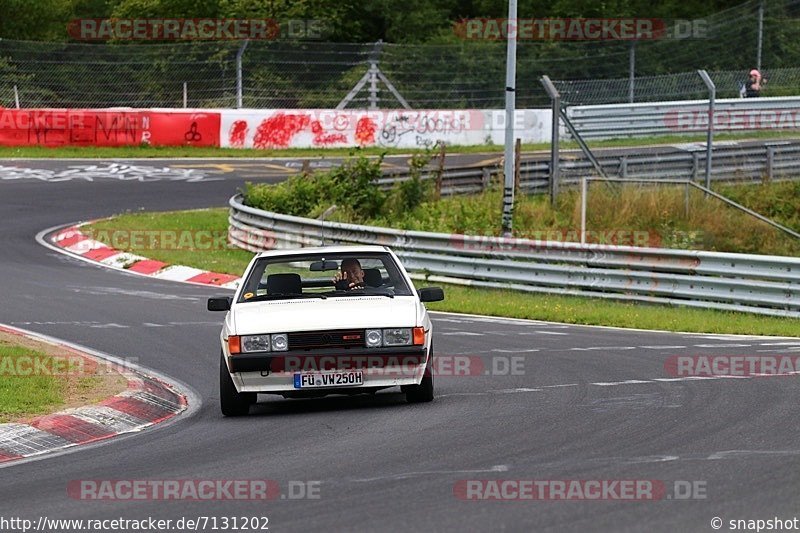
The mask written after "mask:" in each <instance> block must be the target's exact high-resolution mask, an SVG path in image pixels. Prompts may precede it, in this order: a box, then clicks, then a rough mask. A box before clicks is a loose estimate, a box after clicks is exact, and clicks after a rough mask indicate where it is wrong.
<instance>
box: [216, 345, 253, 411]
mask: <svg viewBox="0 0 800 533" xmlns="http://www.w3.org/2000/svg"><path fill="white" fill-rule="evenodd" d="M256 397H257V396H256V393H254V392H238V391H237V390H236V386H235V385H234V384H233V378H231V375H230V373H229V372H228V366H227V365H226V364H225V355H220V358H219V406H220V409H221V410H222V414H223V415H225V416H244V415H246V414H248V413H249V412H250V405H251V404H254V403H256Z"/></svg>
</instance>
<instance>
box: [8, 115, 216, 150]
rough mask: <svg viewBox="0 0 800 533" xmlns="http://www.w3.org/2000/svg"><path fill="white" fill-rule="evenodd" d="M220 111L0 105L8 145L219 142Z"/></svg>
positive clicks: (213, 143)
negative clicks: (23, 107) (48, 107)
mask: <svg viewBox="0 0 800 533" xmlns="http://www.w3.org/2000/svg"><path fill="white" fill-rule="evenodd" d="M219 132H220V114H219V112H213V111H204V110H198V111H180V110H174V109H164V110H159V109H0V145H4V146H64V145H77V146H130V145H139V144H142V143H146V144H152V145H157V146H181V145H193V146H219V144H220V143H219Z"/></svg>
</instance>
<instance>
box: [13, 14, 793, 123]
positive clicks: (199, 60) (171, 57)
mask: <svg viewBox="0 0 800 533" xmlns="http://www.w3.org/2000/svg"><path fill="white" fill-rule="evenodd" d="M520 16H524V14H520ZM688 22H689V23H690V26H691V27H700V28H701V29H702V31H701V32H693V33H691V34H690V35H672V36H671V37H670V38H664V39H654V40H640V41H621V40H608V41H542V40H521V41H520V42H519V44H518V50H517V106H518V107H544V106H547V105H548V104H549V99H548V98H547V96H546V94H545V93H544V91H543V89H542V87H541V84H540V82H539V79H540V77H541V76H542V75H544V74H547V75H548V76H550V78H551V79H552V80H554V83H556V86H557V87H558V88H559V90H560V91H561V93H562V100H563V102H564V103H565V104H567V105H576V104H594V103H617V102H630V101H633V102H647V101H659V100H682V99H695V98H705V97H706V91H705V87H704V86H703V84H702V82H701V81H700V80H699V78H698V77H697V75H696V69H700V68H702V69H706V70H708V71H709V73H710V74H711V75H712V78H713V79H714V80H715V82H716V83H717V87H718V96H719V97H736V96H738V95H739V90H740V88H741V85H742V84H743V83H744V82H745V80H746V79H747V72H748V71H749V70H750V69H751V68H756V67H763V68H762V70H763V72H764V74H765V78H766V79H767V80H768V81H767V83H766V85H765V88H764V90H763V91H762V94H763V95H764V96H783V95H797V94H800V67H798V65H800V0H764V2H763V3H762V2H761V1H760V0H750V1H748V2H746V3H744V4H741V5H739V6H737V7H734V8H731V9H728V10H726V11H723V12H720V13H717V14H715V15H713V16H711V17H707V18H705V19H703V20H701V21H688ZM759 28H761V29H760V30H759ZM680 37H684V38H680ZM505 62H506V46H505V42H504V41H491V40H458V39H450V40H448V42H447V43H444V44H414V45H412V44H404V45H400V44H385V43H380V42H379V43H362V44H347V43H323V42H301V41H253V42H249V43H247V44H245V43H244V42H230V41H215V42H208V41H206V42H196V41H195V42H180V43H168V44H118V43H109V44H85V43H44V42H27V41H10V40H0V105H2V106H6V107H13V106H15V105H16V101H15V96H16V95H15V94H14V87H15V86H16V88H17V94H18V96H19V102H20V105H21V106H22V107H28V108H30V107H117V106H130V107H181V106H183V105H184V88H185V91H186V102H185V104H186V105H187V106H188V107H201V108H202V107H237V106H239V105H240V104H241V105H242V106H243V107H252V108H332V107H336V106H337V105H340V104H346V106H347V107H350V108H365V107H369V106H377V107H383V108H396V107H398V106H399V104H398V99H397V98H396V97H395V96H394V95H393V94H392V93H391V91H389V90H388V87H387V86H386V85H385V83H382V82H381V81H380V80H375V79H371V80H370V81H369V83H366V84H365V85H364V86H363V88H362V90H361V91H359V92H358V93H357V94H354V95H352V97H351V98H350V99H348V100H346V101H345V102H343V100H345V97H346V96H347V95H348V93H349V92H350V91H351V90H352V89H353V87H354V86H356V85H357V84H358V82H359V80H361V79H362V78H363V77H364V76H365V75H366V74H367V73H368V71H369V70H370V66H371V65H375V66H377V68H378V69H379V70H380V72H381V73H382V74H383V75H384V76H385V78H386V79H387V80H388V81H389V82H390V83H391V84H392V85H393V87H394V88H395V89H396V90H397V91H398V93H399V94H400V95H401V96H402V98H403V99H404V100H405V101H407V102H408V105H409V106H411V107H413V108H417V109H425V108H444V109H447V108H450V109H459V108H498V107H502V106H503V105H504V97H505V93H504V88H505V81H504V80H505Z"/></svg>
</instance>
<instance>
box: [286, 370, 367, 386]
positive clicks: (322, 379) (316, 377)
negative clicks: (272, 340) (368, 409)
mask: <svg viewBox="0 0 800 533" xmlns="http://www.w3.org/2000/svg"><path fill="white" fill-rule="evenodd" d="M363 384H364V376H363V373H362V372H361V371H357V372H356V371H351V372H309V373H302V374H300V373H298V374H295V375H294V388H295V389H314V388H319V387H356V386H358V385H363Z"/></svg>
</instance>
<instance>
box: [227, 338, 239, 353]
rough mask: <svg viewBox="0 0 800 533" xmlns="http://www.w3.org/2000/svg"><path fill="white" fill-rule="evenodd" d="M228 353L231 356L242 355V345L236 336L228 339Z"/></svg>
mask: <svg viewBox="0 0 800 533" xmlns="http://www.w3.org/2000/svg"><path fill="white" fill-rule="evenodd" d="M228 351H229V352H230V353H231V354H235V353H242V343H241V340H240V339H239V336H238V335H231V336H230V337H228Z"/></svg>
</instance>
